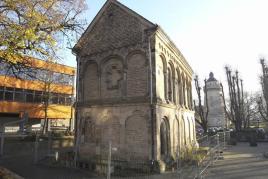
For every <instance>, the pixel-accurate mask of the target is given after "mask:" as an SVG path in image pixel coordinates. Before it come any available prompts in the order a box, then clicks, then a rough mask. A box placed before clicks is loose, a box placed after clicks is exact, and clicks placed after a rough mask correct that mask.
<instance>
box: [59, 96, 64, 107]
mask: <svg viewBox="0 0 268 179" xmlns="http://www.w3.org/2000/svg"><path fill="white" fill-rule="evenodd" d="M59 104H62V105H65V95H64V94H59Z"/></svg>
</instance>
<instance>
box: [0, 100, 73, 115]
mask: <svg viewBox="0 0 268 179" xmlns="http://www.w3.org/2000/svg"><path fill="white" fill-rule="evenodd" d="M71 110H72V107H71V106H62V105H54V104H53V105H49V107H48V118H54V119H57V118H59V119H69V118H71V117H72V115H71V112H72V111H71ZM20 111H26V112H28V114H29V118H44V117H45V112H44V105H43V104H34V103H19V102H9V101H1V102H0V112H4V113H5V112H6V113H19V112H20Z"/></svg>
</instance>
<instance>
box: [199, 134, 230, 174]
mask: <svg viewBox="0 0 268 179" xmlns="http://www.w3.org/2000/svg"><path fill="white" fill-rule="evenodd" d="M229 140H230V132H229V131H225V132H218V133H217V134H215V135H213V136H204V137H202V138H200V139H198V143H199V146H200V147H199V149H198V150H197V151H196V152H197V153H196V154H195V155H198V156H201V160H200V161H199V162H198V163H197V167H196V175H195V178H202V177H203V174H204V173H205V171H206V170H207V168H208V167H209V166H212V165H213V164H214V162H216V161H217V160H218V159H223V150H225V149H226V146H227V143H228V141H229ZM202 152H203V153H202ZM202 154H204V155H202Z"/></svg>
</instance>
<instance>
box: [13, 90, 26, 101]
mask: <svg viewBox="0 0 268 179" xmlns="http://www.w3.org/2000/svg"><path fill="white" fill-rule="evenodd" d="M14 97H15V98H14V101H18V102H24V101H25V95H24V92H23V89H18V88H15V96H14Z"/></svg>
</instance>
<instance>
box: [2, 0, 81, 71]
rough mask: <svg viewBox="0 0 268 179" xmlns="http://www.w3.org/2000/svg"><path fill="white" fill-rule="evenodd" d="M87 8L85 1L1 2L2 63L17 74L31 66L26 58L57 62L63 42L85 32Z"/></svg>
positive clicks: (14, 0) (13, 0) (38, 0)
mask: <svg viewBox="0 0 268 179" xmlns="http://www.w3.org/2000/svg"><path fill="white" fill-rule="evenodd" d="M85 8H86V4H85V0H44V1H43V0H1V1H0V62H1V61H2V62H5V63H7V64H9V67H10V69H12V72H14V73H16V72H17V71H22V70H24V68H23V67H27V66H30V64H29V62H30V60H29V61H28V60H27V58H25V56H32V57H38V58H40V59H43V60H48V59H49V60H52V59H56V57H57V51H58V50H59V48H60V44H62V43H63V39H64V42H71V41H72V40H73V39H74V38H75V34H77V33H81V32H82V31H83V21H82V20H81V18H80V15H81V13H82V12H83V10H85ZM65 39H66V40H65Z"/></svg>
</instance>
